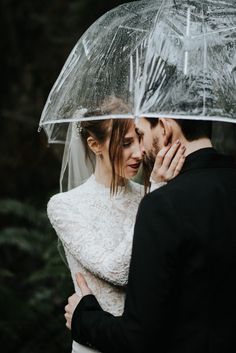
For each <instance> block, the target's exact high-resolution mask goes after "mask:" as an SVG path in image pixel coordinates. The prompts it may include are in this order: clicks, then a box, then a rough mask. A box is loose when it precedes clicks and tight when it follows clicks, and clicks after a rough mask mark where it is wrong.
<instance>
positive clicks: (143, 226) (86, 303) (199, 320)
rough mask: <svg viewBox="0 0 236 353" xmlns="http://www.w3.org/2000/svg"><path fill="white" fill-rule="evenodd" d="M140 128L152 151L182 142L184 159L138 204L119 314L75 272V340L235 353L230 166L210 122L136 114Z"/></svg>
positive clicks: (134, 351) (235, 245)
mask: <svg viewBox="0 0 236 353" xmlns="http://www.w3.org/2000/svg"><path fill="white" fill-rule="evenodd" d="M138 129H139V131H140V134H141V135H142V136H143V149H144V150H145V151H146V153H147V155H149V157H152V158H153V157H154V156H155V155H156V153H157V152H158V151H159V150H160V149H161V147H163V146H164V145H167V144H168V143H171V142H173V141H175V140H177V139H179V140H180V142H181V143H182V144H183V145H185V147H186V161H185V164H184V166H183V168H182V171H181V173H180V174H179V175H178V176H177V177H176V178H174V179H172V180H171V181H169V182H168V184H167V185H166V186H163V187H162V188H160V189H158V190H156V191H153V192H151V193H150V194H148V195H146V196H145V197H144V198H143V200H142V201H141V204H140V207H139V210H138V214H137V219H136V225H135V231H134V240H133V250H132V257H131V264H130V272H129V279H128V285H127V289H126V301H125V308H124V313H123V315H122V316H121V317H114V316H112V315H111V314H109V313H107V312H104V311H103V310H102V308H101V307H100V305H99V303H98V302H97V300H96V298H95V296H94V295H93V294H92V293H91V291H90V289H89V288H88V286H87V284H86V282H85V280H84V278H83V277H82V275H80V274H78V276H77V281H78V285H79V286H80V288H81V292H82V294H83V297H82V299H81V300H80V298H78V296H77V295H76V294H74V295H73V296H72V297H70V298H69V303H68V305H67V306H66V314H65V317H66V319H67V326H68V327H70V325H71V320H72V338H73V340H75V341H77V342H79V343H81V344H84V345H87V346H89V347H92V348H95V349H97V350H99V351H101V352H107V353H126V352H127V353H128V352H129V353H149V352H158V353H233V352H236V305H235V302H236V289H235V288H236V286H235V281H236V227H235V220H236V166H235V165H234V164H233V162H232V161H231V159H230V158H227V157H225V156H221V155H219V154H218V153H217V152H216V151H215V150H214V149H213V148H212V145H211V140H210V137H211V123H210V122H199V121H188V120H173V119H158V120H157V119H145V118H142V119H141V120H140V121H139V125H138ZM78 303H79V304H78ZM77 304H78V305H77ZM75 308H76V309H75ZM74 309H75V311H74ZM72 315H73V316H72Z"/></svg>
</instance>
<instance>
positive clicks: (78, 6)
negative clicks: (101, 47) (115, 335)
mask: <svg viewBox="0 0 236 353" xmlns="http://www.w3.org/2000/svg"><path fill="white" fill-rule="evenodd" d="M124 2H128V1H118V0H97V1H94V0H93V1H92V0H50V1H46V0H40V1H39V0H35V1H31V0H21V1H16V0H2V1H1V4H0V9H1V13H0V26H1V34H2V38H1V43H0V59H1V85H0V89H1V96H0V97H1V106H0V122H1V125H0V192H1V195H0V344H1V352H4V353H10V352H11V353H13V352H14V353H41V352H44V353H54V352H55V353H60V352H61V353H62V352H70V351H71V341H70V334H69V331H68V330H67V329H66V327H65V320H64V316H63V315H64V306H65V304H66V300H67V297H68V296H69V295H71V294H72V293H73V287H72V283H71V279H70V274H69V271H68V269H67V267H66V266H65V264H64V262H63V261H62V259H61V257H60V255H59V252H58V249H57V237H56V234H55V233H54V231H53V229H52V227H51V226H50V224H49V221H48V219H47V215H46V205H47V201H48V199H49V198H50V196H51V195H52V194H54V193H57V192H58V191H59V173H60V165H61V154H62V151H61V150H60V146H53V145H50V146H48V144H47V139H46V136H45V134H44V132H43V131H41V133H38V131H37V130H38V123H39V119H40V115H41V112H42V109H43V106H44V104H45V102H46V98H47V96H48V94H49V91H50V89H51V87H52V85H53V83H54V82H55V80H56V78H57V76H58V74H59V73H60V70H61V69H62V66H63V64H64V62H65V60H66V58H67V56H68V55H69V53H70V51H71V50H72V48H73V47H74V45H75V44H76V42H77V40H78V39H79V37H80V36H81V35H82V34H83V32H84V31H85V30H86V29H87V28H88V27H89V26H90V25H91V24H92V23H93V22H94V21H95V20H96V19H97V18H98V17H99V16H101V15H102V14H104V13H105V12H106V11H108V10H109V9H111V8H113V7H115V6H117V5H119V4H121V3H124Z"/></svg>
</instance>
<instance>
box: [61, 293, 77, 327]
mask: <svg viewBox="0 0 236 353" xmlns="http://www.w3.org/2000/svg"><path fill="white" fill-rule="evenodd" d="M80 299H81V297H79V295H78V294H76V293H74V294H73V295H71V296H70V297H69V298H68V304H67V305H66V306H65V314H64V317H65V319H66V327H67V328H68V329H69V330H71V320H72V316H73V313H74V311H75V308H76V307H77V305H78V304H79V302H80Z"/></svg>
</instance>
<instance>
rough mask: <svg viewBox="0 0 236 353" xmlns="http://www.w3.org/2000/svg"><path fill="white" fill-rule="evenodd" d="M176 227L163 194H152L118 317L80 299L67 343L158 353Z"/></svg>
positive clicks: (173, 272)
mask: <svg viewBox="0 0 236 353" xmlns="http://www.w3.org/2000/svg"><path fill="white" fill-rule="evenodd" d="M181 224H182V223H181V221H180V220H179V218H178V215H177V214H176V212H174V210H173V207H172V205H171V202H170V201H169V200H168V199H167V198H166V197H165V193H162V192H161V191H159V190H157V191H154V192H152V193H151V194H149V195H147V196H146V197H145V198H144V199H143V200H142V202H141V204H140V207H139V211H138V215H137V220H136V225H135V231H134V240H133V250H132V257H131V264H130V272H129V279H128V285H127V295H126V302H125V309H124V314H123V315H122V317H118V318H117V317H113V316H112V315H110V314H108V313H106V312H104V311H102V310H101V308H99V307H98V306H96V305H95V306H94V307H93V306H89V303H87V301H88V300H89V298H87V297H84V298H83V299H82V301H81V303H80V304H79V306H78V307H77V310H76V315H75V316H74V317H73V321H74V322H73V325H74V326H75V325H78V331H77V334H75V335H74V336H73V339H75V340H77V341H78V342H80V343H83V344H88V343H89V344H90V345H91V346H92V347H96V348H97V349H99V350H101V351H102V352H114V353H118V352H120V353H121V352H126V351H127V352H140V353H141V352H142V353H143V352H147V351H149V349H150V347H151V346H152V345H154V346H155V348H156V351H157V352H159V351H160V352H161V349H162V344H164V343H163V342H164V340H165V337H166V332H167V331H168V324H169V322H168V321H169V320H168V318H169V314H170V311H171V303H172V300H173V298H172V295H173V291H174V288H175V283H176V281H177V277H178V276H177V275H178V269H179V266H180V246H181V232H182V230H181ZM90 299H91V298H90ZM94 300H95V298H94ZM150 351H151V349H150Z"/></svg>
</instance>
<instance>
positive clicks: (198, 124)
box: [175, 119, 212, 141]
mask: <svg viewBox="0 0 236 353" xmlns="http://www.w3.org/2000/svg"><path fill="white" fill-rule="evenodd" d="M175 121H176V123H177V124H178V125H179V126H180V128H181V130H182V132H183V135H184V137H185V138H186V140H187V141H194V140H198V139H200V138H203V137H207V138H209V139H211V136H212V121H207V120H188V119H175Z"/></svg>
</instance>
